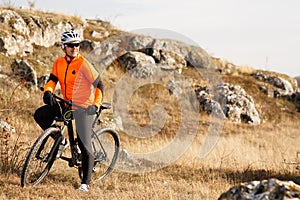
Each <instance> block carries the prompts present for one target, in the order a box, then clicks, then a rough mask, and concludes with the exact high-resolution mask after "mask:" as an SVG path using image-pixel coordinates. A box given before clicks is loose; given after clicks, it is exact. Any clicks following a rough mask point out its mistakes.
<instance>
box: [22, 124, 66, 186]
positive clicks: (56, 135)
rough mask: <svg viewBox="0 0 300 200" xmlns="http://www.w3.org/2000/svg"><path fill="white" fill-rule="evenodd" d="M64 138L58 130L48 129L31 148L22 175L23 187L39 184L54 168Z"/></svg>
mask: <svg viewBox="0 0 300 200" xmlns="http://www.w3.org/2000/svg"><path fill="white" fill-rule="evenodd" d="M62 139H63V136H62V135H61V134H60V130H59V129H58V128H54V127H51V128H48V129H47V130H45V131H44V133H42V135H40V137H38V139H37V140H36V141H35V143H34V144H33V146H32V147H31V149H30V151H29V153H28V155H27V157H26V161H25V164H24V166H23V170H22V174H21V186H22V187H24V186H25V185H36V184H39V183H40V182H41V181H42V180H43V179H44V178H45V176H46V175H47V174H48V172H49V170H50V168H51V167H52V165H53V163H54V161H55V159H56V154H57V152H58V146H59V144H60V143H61V142H62Z"/></svg>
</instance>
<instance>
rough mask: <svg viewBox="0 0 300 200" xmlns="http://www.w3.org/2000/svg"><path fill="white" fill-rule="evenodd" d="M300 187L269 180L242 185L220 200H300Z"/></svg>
mask: <svg viewBox="0 0 300 200" xmlns="http://www.w3.org/2000/svg"><path fill="white" fill-rule="evenodd" d="M299 198H300V186H299V185H297V184H295V183H294V182H292V181H288V182H287V181H280V180H277V179H269V180H262V181H251V182H245V183H240V184H238V185H236V186H234V187H232V188H230V189H229V190H228V191H227V192H224V193H223V194H222V195H221V196H220V197H219V200H231V199H239V200H247V199H251V200H267V199H268V200H279V199H286V200H288V199H299Z"/></svg>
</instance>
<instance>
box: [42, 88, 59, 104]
mask: <svg viewBox="0 0 300 200" xmlns="http://www.w3.org/2000/svg"><path fill="white" fill-rule="evenodd" d="M43 101H44V103H45V104H47V105H49V106H54V105H56V103H57V102H56V100H55V98H54V97H53V94H52V92H50V91H46V92H44V96H43Z"/></svg>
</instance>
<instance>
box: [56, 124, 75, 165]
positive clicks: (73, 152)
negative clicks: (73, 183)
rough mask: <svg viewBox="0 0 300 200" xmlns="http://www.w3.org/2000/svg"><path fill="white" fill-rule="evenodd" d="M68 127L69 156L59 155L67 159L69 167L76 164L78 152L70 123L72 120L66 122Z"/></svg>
mask: <svg viewBox="0 0 300 200" xmlns="http://www.w3.org/2000/svg"><path fill="white" fill-rule="evenodd" d="M65 125H66V126H67V128H68V136H69V141H70V148H71V157H70V158H69V157H65V156H61V157H60V158H61V159H63V160H65V161H67V162H68V164H69V167H74V166H78V165H79V162H78V158H79V152H78V148H77V141H76V139H75V137H74V129H73V125H72V121H69V122H68V123H66V124H65Z"/></svg>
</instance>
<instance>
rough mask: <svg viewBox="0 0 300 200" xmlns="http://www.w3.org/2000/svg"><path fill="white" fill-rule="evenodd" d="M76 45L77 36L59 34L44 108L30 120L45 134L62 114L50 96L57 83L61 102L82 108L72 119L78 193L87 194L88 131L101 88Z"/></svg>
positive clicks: (90, 156)
mask: <svg viewBox="0 0 300 200" xmlns="http://www.w3.org/2000/svg"><path fill="white" fill-rule="evenodd" d="M80 41H81V38H80V36H79V34H78V33H76V32H75V31H74V30H68V31H65V32H63V33H62V36H61V42H62V49H63V51H64V53H65V55H64V56H63V57H60V58H58V59H57V60H56V61H55V63H54V65H53V68H52V72H51V74H50V77H49V80H48V82H47V83H46V85H45V87H44V95H43V101H44V103H45V104H46V105H44V106H42V107H40V108H38V109H37V110H36V112H35V114H34V119H35V121H36V122H37V123H38V124H39V126H40V127H41V128H42V129H43V130H46V129H47V128H49V127H50V126H51V124H52V122H53V120H54V117H55V116H58V115H59V116H60V115H61V114H62V113H61V110H62V109H63V106H64V105H63V104H61V103H59V102H56V100H55V99H54V97H53V95H52V93H53V92H54V91H55V88H56V85H57V83H58V82H59V84H60V86H61V92H62V95H63V98H64V99H65V100H71V101H72V102H73V103H74V104H76V105H78V106H80V107H82V108H84V109H78V108H74V109H76V110H75V112H74V118H75V124H76V130H77V136H78V145H79V148H80V150H81V153H82V169H83V178H82V182H81V185H80V187H79V188H78V189H79V190H80V191H85V192H88V191H89V184H90V181H91V176H92V171H93V167H94V156H93V153H92V146H91V129H92V122H93V116H94V114H96V112H97V110H98V109H99V107H100V105H101V102H102V95H103V85H102V81H101V79H100V74H99V73H98V72H97V70H96V69H95V68H94V66H93V65H91V64H90V63H89V62H88V61H87V60H86V59H85V58H84V57H83V56H82V55H81V54H80V53H79V49H80ZM63 142H64V143H63V145H65V146H67V145H68V144H67V140H63Z"/></svg>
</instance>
